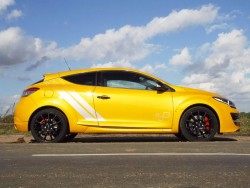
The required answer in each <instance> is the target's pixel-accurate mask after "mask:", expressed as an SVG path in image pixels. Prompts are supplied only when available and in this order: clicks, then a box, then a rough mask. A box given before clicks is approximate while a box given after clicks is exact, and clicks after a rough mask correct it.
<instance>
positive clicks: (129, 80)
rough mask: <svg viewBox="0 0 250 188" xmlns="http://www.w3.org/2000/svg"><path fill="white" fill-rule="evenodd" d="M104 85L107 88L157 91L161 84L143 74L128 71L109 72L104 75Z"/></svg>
mask: <svg viewBox="0 0 250 188" xmlns="http://www.w3.org/2000/svg"><path fill="white" fill-rule="evenodd" d="M102 81H103V83H102V85H103V86H106V87H115V88H128V89H142V90H156V88H157V87H159V82H158V81H155V80H154V79H151V78H149V77H146V76H144V75H141V74H137V73H133V72H127V71H107V72H103V73H102Z"/></svg>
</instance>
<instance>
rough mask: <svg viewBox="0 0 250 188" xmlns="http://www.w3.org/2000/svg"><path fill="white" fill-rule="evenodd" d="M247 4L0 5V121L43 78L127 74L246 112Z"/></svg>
mask: <svg viewBox="0 0 250 188" xmlns="http://www.w3.org/2000/svg"><path fill="white" fill-rule="evenodd" d="M249 7H250V1H248V0H237V1H228V0H220V1H216V0H214V1H206V0H200V1H196V0H168V1H166V0H143V1H142V0H126V1H125V0H124V1H118V0H73V1H68V0H60V1H57V0H54V1H53V0H35V1H34V0H25V1H21V0H0V86H1V87H0V114H4V113H5V112H6V110H7V109H8V108H9V107H10V106H13V104H14V102H17V101H18V99H19V97H20V94H21V93H22V90H23V89H24V88H25V87H26V86H27V85H30V84H32V83H34V82H36V81H38V80H40V79H42V75H43V74H45V73H50V72H58V71H64V70H67V69H68V68H67V65H66V64H65V63H64V58H65V59H66V60H67V62H68V64H69V66H70V67H71V69H79V68H88V67H131V68H135V69H139V70H142V71H145V72H148V73H152V74H154V75H156V76H158V77H160V78H162V79H164V80H166V81H167V82H169V83H171V84H174V85H183V86H187V87H194V88H200V89H204V90H208V91H212V92H216V93H219V94H222V95H224V96H226V97H227V98H229V99H231V100H233V101H234V102H235V103H236V105H237V107H238V109H239V110H240V111H245V112H250V45H249V40H250V11H249Z"/></svg>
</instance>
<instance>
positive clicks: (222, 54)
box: [182, 30, 250, 110]
mask: <svg viewBox="0 0 250 188" xmlns="http://www.w3.org/2000/svg"><path fill="white" fill-rule="evenodd" d="M205 46H206V48H203V50H205V49H207V52H208V55H207V57H206V58H204V62H203V63H197V64H196V65H195V67H194V66H192V69H191V68H190V69H189V72H188V76H186V77H184V79H183V80H182V82H183V84H185V85H187V86H190V87H196V88H200V89H205V90H209V91H213V92H216V93H220V94H222V95H225V96H227V97H229V98H231V99H233V100H235V101H236V104H240V105H241V106H240V107H239V108H240V110H245V109H246V108H245V105H243V103H244V102H243V101H245V102H247V103H248V104H249V101H250V95H249V93H250V77H249V75H250V68H249V67H250V48H249V41H248V39H247V38H246V36H245V35H244V32H243V31H242V30H232V31H231V32H228V33H221V34H219V35H218V37H217V39H216V40H215V41H214V42H213V43H211V44H206V45H205ZM203 47H204V46H203ZM208 47H209V48H210V49H209V48H208ZM197 71H199V73H197Z"/></svg>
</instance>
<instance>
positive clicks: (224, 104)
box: [14, 68, 240, 142]
mask: <svg viewBox="0 0 250 188" xmlns="http://www.w3.org/2000/svg"><path fill="white" fill-rule="evenodd" d="M14 126H15V128H16V129H17V130H18V131H23V132H27V131H31V133H32V135H33V137H34V138H35V140H36V141H37V142H62V141H65V140H69V139H71V138H74V137H75V136H76V135H77V133H164V134H166V133H170V134H175V135H176V136H178V137H179V138H181V139H183V140H188V141H209V140H212V139H213V137H214V136H215V134H216V133H219V134H220V133H226V132H235V131H237V130H239V129H240V122H239V112H238V111H237V109H236V107H235V104H234V103H233V102H232V101H230V100H228V99H226V98H224V97H222V96H220V95H218V94H214V93H210V92H206V91H202V90H197V89H191V88H185V87H180V86H174V85H171V84H169V83H167V82H165V81H163V80H161V79H159V78H156V77H155V76H152V75H149V74H146V73H143V72H140V71H137V70H132V69H125V68H90V69H82V70H74V71H66V72H59V73H54V74H45V75H44V79H43V80H41V81H39V82H36V83H35V84H33V85H31V86H28V87H27V88H26V89H25V90H24V91H23V93H22V97H21V99H20V101H19V102H18V104H17V105H16V108H15V113H14Z"/></svg>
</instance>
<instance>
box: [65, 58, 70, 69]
mask: <svg viewBox="0 0 250 188" xmlns="http://www.w3.org/2000/svg"><path fill="white" fill-rule="evenodd" d="M63 59H64V61H65V63H66V65H67V67H68V68H69V70H70V71H71V69H70V67H69V65H68V63H67V61H66V59H65V58H63Z"/></svg>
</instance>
